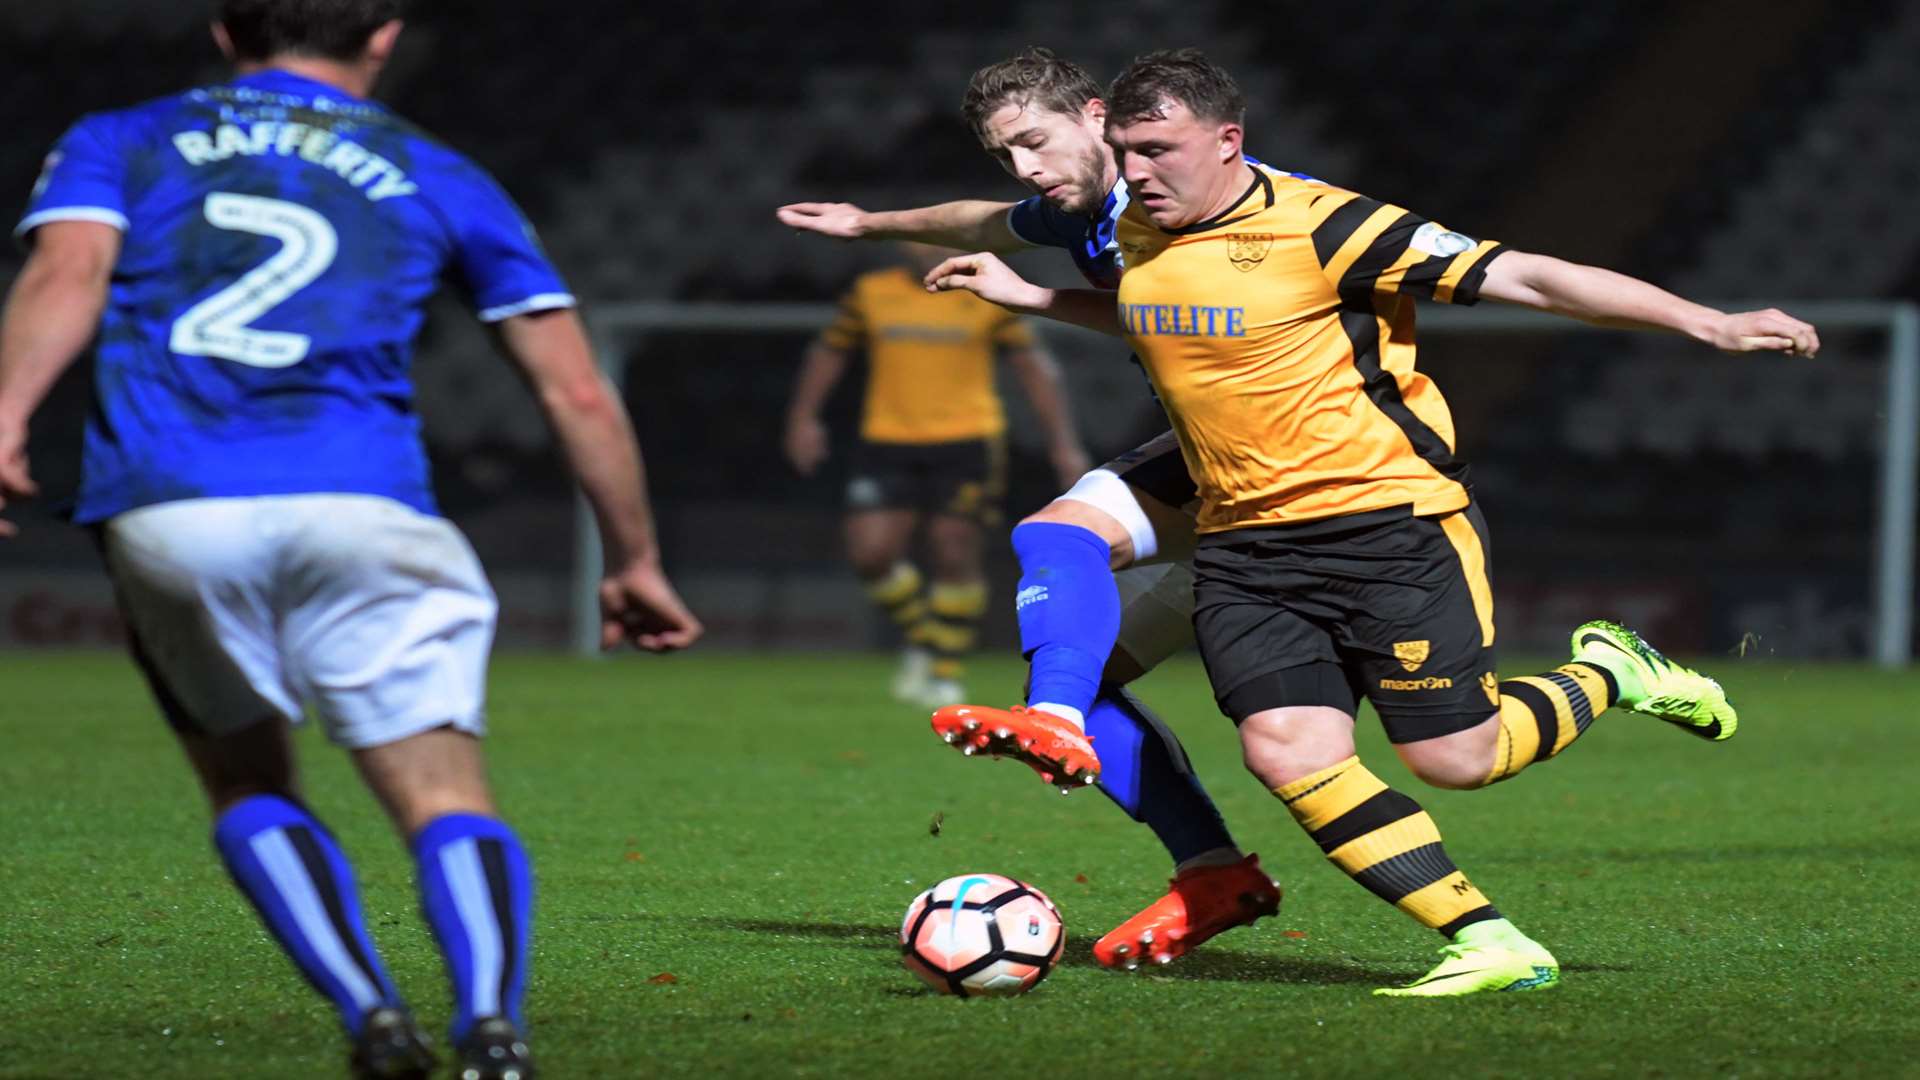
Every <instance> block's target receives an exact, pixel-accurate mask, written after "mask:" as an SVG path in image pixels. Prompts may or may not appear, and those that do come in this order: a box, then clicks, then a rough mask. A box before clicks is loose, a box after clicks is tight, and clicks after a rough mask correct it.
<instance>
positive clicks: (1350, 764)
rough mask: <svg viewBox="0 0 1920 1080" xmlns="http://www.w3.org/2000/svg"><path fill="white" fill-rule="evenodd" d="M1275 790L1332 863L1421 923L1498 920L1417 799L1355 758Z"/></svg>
mask: <svg viewBox="0 0 1920 1080" xmlns="http://www.w3.org/2000/svg"><path fill="white" fill-rule="evenodd" d="M1273 793H1274V794H1275V795H1277V796H1279V797H1280V801H1281V802H1283V803H1285V804H1286V805H1287V810H1288V811H1289V812H1290V813H1292V814H1293V820H1295V821H1297V822H1299V823H1300V827H1301V828H1303V829H1305V830H1307V835H1309V836H1311V837H1313V841H1314V843H1316V844H1319V845H1320V850H1321V851H1324V852H1326V854H1327V858H1328V859H1330V860H1332V862H1333V864H1334V865H1335V866H1337V867H1339V868H1340V869H1341V870H1342V871H1343V872H1344V873H1345V874H1346V875H1347V876H1348V877H1350V878H1352V879H1353V880H1355V881H1357V882H1359V883H1360V884H1361V885H1362V886H1363V887H1365V888H1366V890H1367V891H1368V892H1371V893H1372V894H1373V895H1375V896H1377V897H1379V898H1380V899H1382V900H1385V901H1386V902H1387V903H1389V904H1392V905H1393V906H1394V907H1397V908H1399V909H1400V910H1401V911H1404V912H1406V913H1407V914H1408V915H1411V916H1413V918H1414V919H1416V920H1418V921H1419V923H1420V925H1422V926H1425V927H1428V928H1430V929H1434V930H1438V931H1439V932H1440V933H1442V934H1444V935H1446V936H1447V937H1452V936H1453V935H1454V934H1455V933H1457V932H1458V931H1459V930H1460V928H1461V927H1464V926H1470V925H1472V924H1473V923H1477V922H1485V921H1486V920H1489V919H1498V918H1500V917H1501V916H1500V913H1499V912H1498V911H1496V910H1494V907H1493V904H1491V903H1490V902H1488V900H1487V898H1486V897H1485V896H1484V895H1482V894H1481V892H1480V890H1479V889H1478V888H1476V887H1475V886H1474V884H1473V882H1471V881H1468V880H1467V876H1466V875H1465V874H1463V873H1461V872H1460V869H1459V868H1458V867H1456V866H1454V865H1453V860H1452V859H1450V858H1448V857H1447V850H1446V848H1445V847H1443V846H1442V845H1441V843H1440V830H1439V828H1438V827H1436V826H1435V825H1434V823H1433V819H1432V818H1431V817H1428V816H1427V812H1426V811H1425V810H1423V809H1421V808H1420V804H1419V803H1417V802H1414V801H1413V800H1412V799H1410V798H1408V797H1407V796H1405V795H1402V794H1401V793H1400V792H1398V791H1395V790H1393V789H1392V788H1390V787H1388V786H1387V785H1386V784H1385V783H1384V782H1383V781H1381V779H1380V778H1379V777H1377V776H1375V775H1373V773H1372V772H1370V771H1368V769H1367V767H1366V766H1365V765H1362V764H1360V759H1359V758H1357V757H1350V758H1348V759H1347V760H1345V761H1342V762H1340V763H1339V764H1337V765H1330V766H1328V767H1327V768H1324V769H1321V770H1320V771H1319V772H1317V773H1314V774H1312V775H1311V776H1303V777H1301V778H1300V779H1298V780H1295V781H1294V782H1293V783H1291V784H1287V785H1285V786H1284V787H1279V788H1275V789H1274V792H1273Z"/></svg>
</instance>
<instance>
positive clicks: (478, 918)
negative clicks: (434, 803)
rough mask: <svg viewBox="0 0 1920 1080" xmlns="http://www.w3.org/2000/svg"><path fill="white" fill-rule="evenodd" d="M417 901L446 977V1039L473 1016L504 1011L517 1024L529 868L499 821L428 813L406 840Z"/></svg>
mask: <svg viewBox="0 0 1920 1080" xmlns="http://www.w3.org/2000/svg"><path fill="white" fill-rule="evenodd" d="M413 857H414V860H415V861H416V862H417V863H418V864H419V867H420V907H421V910H422V911H424V912H425V913H426V917H427V925H428V926H430V927H432V928H433V936H434V938H435V939H436V940H437V941H439V943H440V953H441V955H442V956H444V957H445V958H446V961H447V976H448V978H450V979H451V980H452V982H453V1040H454V1042H456V1043H458V1042H459V1041H460V1039H461V1038H462V1037H464V1036H465V1035H466V1033H467V1029H468V1028H470V1027H472V1026H473V1022H474V1021H475V1020H479V1019H484V1018H486V1017H489V1016H505V1017H506V1018H507V1019H509V1020H512V1021H513V1024H514V1026H515V1027H517V1028H520V1029H521V1030H523V1031H524V1030H525V1024H524V1023H522V1020H521V1015H520V1002H521V999H522V998H523V997H525V996H526V988H527V935H528V932H529V931H530V930H532V928H533V919H532V915H533V871H532V870H531V868H529V867H528V865H527V852H526V849H525V848H523V847H521V846H520V838H519V837H517V836H515V835H514V834H513V830H512V829H511V828H508V827H507V824H506V822H503V821H500V820H499V819H497V818H490V817H484V816H482V815H479V814H446V815H443V816H441V817H437V818H434V819H433V820H432V821H430V822H428V823H427V826H426V828H424V829H421V830H420V832H419V835H417V836H415V837H414V838H413Z"/></svg>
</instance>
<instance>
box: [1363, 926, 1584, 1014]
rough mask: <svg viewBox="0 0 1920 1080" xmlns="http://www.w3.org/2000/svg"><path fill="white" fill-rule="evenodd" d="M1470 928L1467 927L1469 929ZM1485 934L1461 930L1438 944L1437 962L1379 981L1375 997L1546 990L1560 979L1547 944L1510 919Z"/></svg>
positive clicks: (1454, 995)
mask: <svg viewBox="0 0 1920 1080" xmlns="http://www.w3.org/2000/svg"><path fill="white" fill-rule="evenodd" d="M1471 929H1473V928H1471V927H1470V928H1469V930H1471ZM1481 929H1482V930H1485V931H1488V932H1485V933H1478V934H1474V933H1468V932H1465V931H1463V932H1462V933H1461V934H1460V936H1459V937H1458V938H1456V939H1455V940H1454V941H1453V943H1452V944H1448V945H1442V946H1440V957H1441V959H1440V963H1439V964H1438V965H1437V966H1435V967H1434V969H1433V970H1432V971H1429V972H1427V973H1426V974H1425V975H1423V976H1421V977H1420V978H1418V979H1415V980H1414V981H1412V982H1410V983H1408V984H1407V985H1405V986H1383V987H1381V988H1380V989H1378V990H1375V991H1374V994H1375V995H1376V996H1378V997H1461V996H1463V995H1466V994H1482V993H1487V992H1489V991H1498V992H1502V993H1508V992H1513V991H1519V990H1550V989H1552V988H1553V987H1555V986H1558V985H1559V984H1560V961H1558V960H1555V959H1554V958H1553V954H1552V953H1550V952H1548V951H1547V949H1546V946H1544V945H1541V944H1540V943H1539V942H1537V941H1535V940H1533V939H1532V938H1529V937H1527V936H1526V935H1525V934H1522V933H1520V932H1519V931H1518V930H1514V929H1512V927H1511V924H1502V925H1501V926H1500V927H1499V928H1498V929H1491V928H1487V927H1482V928H1481Z"/></svg>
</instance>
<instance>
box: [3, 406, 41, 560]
mask: <svg viewBox="0 0 1920 1080" xmlns="http://www.w3.org/2000/svg"><path fill="white" fill-rule="evenodd" d="M38 494H40V486H39V485H38V484H35V483H34V482H33V477H32V476H31V475H30V474H29V473H28V471H27V430H26V428H25V427H23V426H20V425H16V424H11V423H0V509H4V508H5V507H6V505H7V500H8V499H13V500H16V501H17V500H20V499H31V498H33V497H34V496H35V495H38ZM19 532H20V527H19V526H18V525H15V524H14V523H13V522H11V521H8V520H6V519H5V518H0V537H7V536H14V535H17V534H18V533H19Z"/></svg>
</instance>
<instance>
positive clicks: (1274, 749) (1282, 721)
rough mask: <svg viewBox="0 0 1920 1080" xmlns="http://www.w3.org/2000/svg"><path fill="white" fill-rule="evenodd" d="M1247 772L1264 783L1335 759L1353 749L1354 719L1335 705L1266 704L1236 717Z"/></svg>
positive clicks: (1277, 782) (1289, 778)
mask: <svg viewBox="0 0 1920 1080" xmlns="http://www.w3.org/2000/svg"><path fill="white" fill-rule="evenodd" d="M1240 750H1241V755H1242V757H1243V759H1244V761H1245V762H1246V766H1247V771H1248V772H1250V773H1252V774H1253V775H1254V776H1256V777H1258V778H1259V779H1260V782H1261V783H1263V784H1265V785H1266V786H1267V787H1269V788H1277V787H1281V786H1284V785H1286V784H1290V783H1292V782H1293V781H1295V780H1298V779H1300V778H1301V777H1303V776H1309V775H1311V774H1313V773H1316V772H1319V771H1320V770H1321V769H1324V768H1327V767H1328V766H1330V765H1336V764H1339V763H1340V762H1342V761H1345V760H1346V759H1348V758H1350V757H1352V756H1353V754H1354V748H1353V718H1352V717H1350V716H1348V715H1346V714H1345V713H1343V712H1341V711H1340V710H1338V709H1332V708H1326V707H1322V706H1301V707H1290V708H1279V709H1266V710H1263V711H1261V712H1257V713H1254V714H1253V715H1251V716H1248V717H1246V718H1245V719H1243V720H1241V722H1240Z"/></svg>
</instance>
